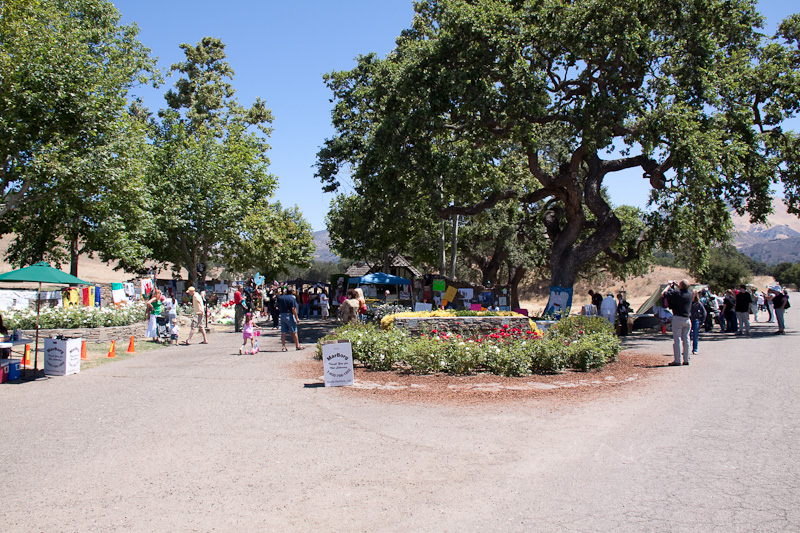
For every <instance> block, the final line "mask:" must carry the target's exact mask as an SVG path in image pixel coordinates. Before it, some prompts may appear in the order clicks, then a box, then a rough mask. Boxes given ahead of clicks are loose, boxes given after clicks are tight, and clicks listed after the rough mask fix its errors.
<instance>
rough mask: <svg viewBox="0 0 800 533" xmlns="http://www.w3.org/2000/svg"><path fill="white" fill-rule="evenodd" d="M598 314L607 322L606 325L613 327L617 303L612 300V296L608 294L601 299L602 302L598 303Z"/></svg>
mask: <svg viewBox="0 0 800 533" xmlns="http://www.w3.org/2000/svg"><path fill="white" fill-rule="evenodd" d="M600 314H601V315H602V316H603V318H605V319H606V320H608V323H609V324H611V327H612V328H613V327H614V319H615V318H616V315H617V302H616V300H614V295H613V294H611V293H610V292H609V293H608V294H607V295H606V297H605V298H603V300H602V302H600Z"/></svg>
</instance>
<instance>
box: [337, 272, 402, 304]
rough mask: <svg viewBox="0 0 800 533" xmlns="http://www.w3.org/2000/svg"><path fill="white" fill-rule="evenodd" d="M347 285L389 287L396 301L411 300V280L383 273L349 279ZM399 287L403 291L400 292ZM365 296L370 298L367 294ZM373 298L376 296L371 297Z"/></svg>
mask: <svg viewBox="0 0 800 533" xmlns="http://www.w3.org/2000/svg"><path fill="white" fill-rule="evenodd" d="M347 284H348V285H356V286H358V287H362V288H363V287H365V286H366V287H374V286H376V285H390V286H393V287H394V288H395V295H396V297H397V300H409V301H410V300H411V280H409V279H406V278H401V277H399V276H392V275H391V274H386V273H384V272H375V273H372V274H367V275H366V276H361V277H359V278H350V279H349V280H348V281H347ZM401 287H403V289H402V290H401ZM367 296H370V295H369V294H368V295H367ZM371 296H372V297H373V298H375V297H377V294H373V295H371Z"/></svg>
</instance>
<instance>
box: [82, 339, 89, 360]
mask: <svg viewBox="0 0 800 533" xmlns="http://www.w3.org/2000/svg"><path fill="white" fill-rule="evenodd" d="M86 359H88V357H86V341H82V342H81V360H83V361H85V360H86Z"/></svg>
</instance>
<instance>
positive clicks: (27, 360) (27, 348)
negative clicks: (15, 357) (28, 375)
mask: <svg viewBox="0 0 800 533" xmlns="http://www.w3.org/2000/svg"><path fill="white" fill-rule="evenodd" d="M22 364H23V365H25V366H28V365H29V364H31V345H30V344H26V345H25V356H24V357H23V358H22Z"/></svg>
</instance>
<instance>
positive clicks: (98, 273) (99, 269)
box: [0, 235, 187, 288]
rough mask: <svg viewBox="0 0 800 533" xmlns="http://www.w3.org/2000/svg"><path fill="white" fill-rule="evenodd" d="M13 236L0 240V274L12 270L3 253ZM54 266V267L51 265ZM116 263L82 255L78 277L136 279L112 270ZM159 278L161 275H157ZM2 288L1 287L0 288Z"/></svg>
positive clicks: (117, 280)
mask: <svg viewBox="0 0 800 533" xmlns="http://www.w3.org/2000/svg"><path fill="white" fill-rule="evenodd" d="M12 239H13V235H3V237H2V238H0V252H2V254H0V274H3V273H5V272H10V271H12V270H14V267H13V266H11V265H10V264H9V263H8V261H6V260H5V252H6V250H7V249H8V246H9V245H10V244H11V240H12ZM51 266H56V265H51ZM116 266H117V263H116V262H115V261H114V262H106V261H101V260H100V258H99V257H98V256H95V257H89V256H88V255H86V254H82V255H81V256H80V258H79V259H78V277H79V278H81V279H82V280H85V281H91V282H94V283H122V282H124V281H128V280H129V279H132V278H134V277H136V275H135V274H132V273H130V272H125V271H124V270H114V268H115V267H116ZM61 270H63V271H64V272H69V263H67V264H63V265H61ZM181 274H182V275H183V276H184V279H186V277H185V276H186V275H187V272H186V270H185V269H182V270H181ZM159 276H160V277H161V276H162V274H160V275H159ZM163 277H168V274H163ZM0 288H2V287H0Z"/></svg>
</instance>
